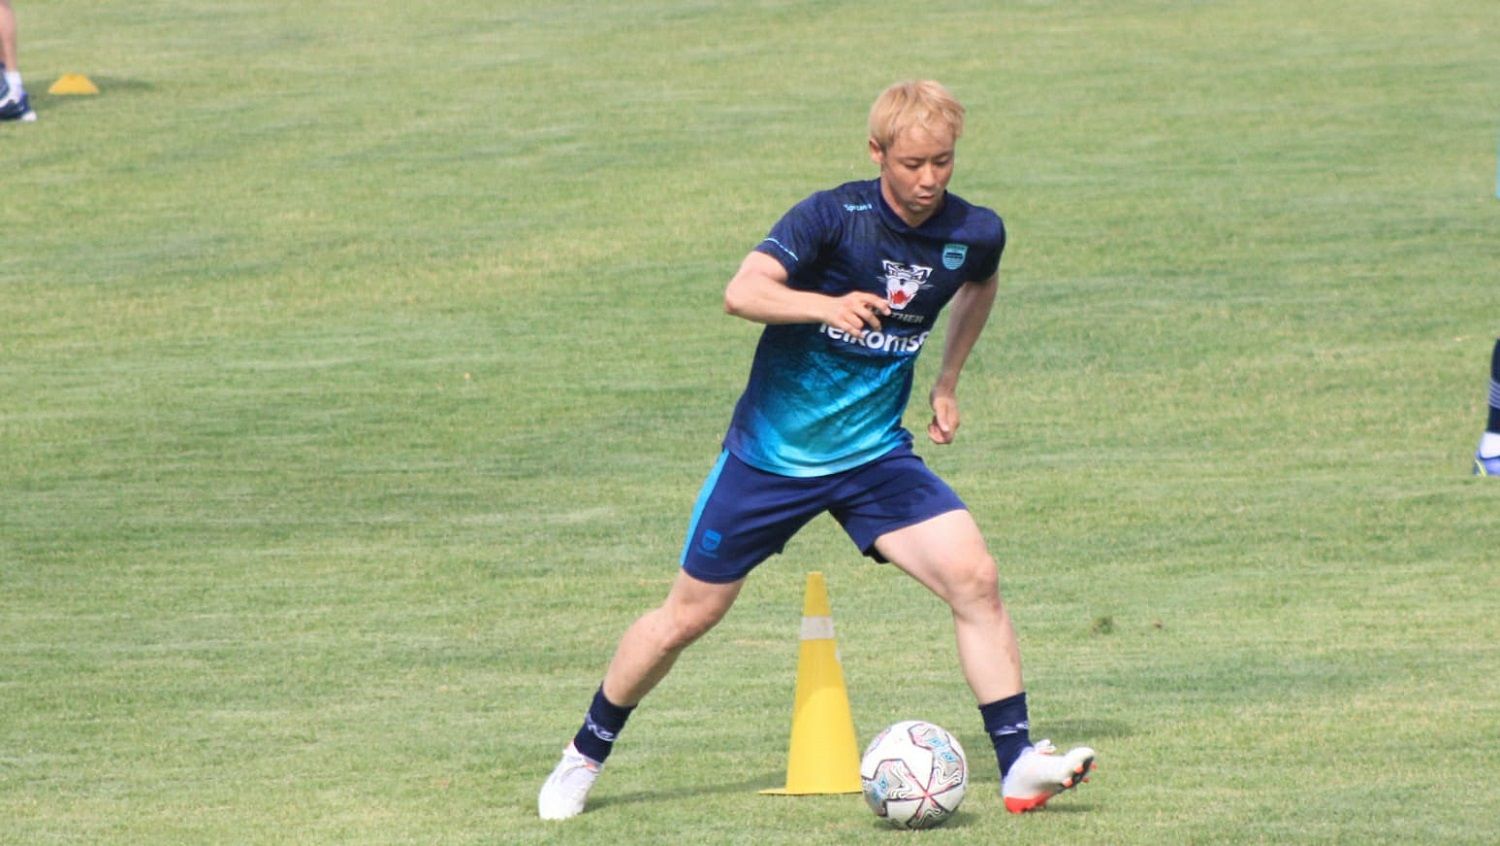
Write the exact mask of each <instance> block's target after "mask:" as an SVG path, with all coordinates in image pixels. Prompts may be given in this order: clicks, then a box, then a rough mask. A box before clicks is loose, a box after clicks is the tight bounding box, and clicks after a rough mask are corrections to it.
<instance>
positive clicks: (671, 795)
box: [589, 774, 861, 811]
mask: <svg viewBox="0 0 1500 846" xmlns="http://www.w3.org/2000/svg"><path fill="white" fill-rule="evenodd" d="M783 781H784V779H783V778H782V776H781V775H779V774H778V775H777V776H766V777H764V778H751V779H744V780H742V781H734V782H722V783H707V784H702V785H696V786H693V787H679V788H677V789H676V790H637V791H632V792H630V793H615V794H609V795H603V796H599V797H598V798H597V799H595V798H594V797H590V798H589V810H591V811H593V810H598V809H600V808H608V807H609V806H610V805H624V804H628V803H634V802H677V801H679V800H682V799H689V798H692V797H694V796H712V795H714V794H718V793H745V794H757V793H759V792H760V791H762V790H770V789H773V788H779V787H780V786H781V784H782V782H783ZM829 795H838V796H841V797H842V798H846V799H851V800H855V801H861V800H860V798H859V794H858V793H849V794H829ZM797 798H799V797H796V796H791V797H785V796H767V797H766V801H768V802H769V801H774V800H778V799H779V800H786V799H797Z"/></svg>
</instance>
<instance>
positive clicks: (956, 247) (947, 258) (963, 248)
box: [943, 244, 969, 270]
mask: <svg viewBox="0 0 1500 846" xmlns="http://www.w3.org/2000/svg"><path fill="white" fill-rule="evenodd" d="M968 255H969V245H968V244H945V245H943V267H946V268H948V269H949V270H957V269H959V268H960V267H963V265H964V259H965V258H967V257H968Z"/></svg>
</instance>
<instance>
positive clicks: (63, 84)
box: [47, 73, 99, 94]
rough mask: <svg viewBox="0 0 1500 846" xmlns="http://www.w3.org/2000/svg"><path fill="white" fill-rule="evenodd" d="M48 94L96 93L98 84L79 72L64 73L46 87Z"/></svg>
mask: <svg viewBox="0 0 1500 846" xmlns="http://www.w3.org/2000/svg"><path fill="white" fill-rule="evenodd" d="M47 93H48V94H98V93H99V86H97V85H95V84H94V83H93V82H92V81H91V80H90V79H89V78H88V77H86V76H84V75H83V74H81V73H65V74H63V75H62V76H60V77H58V79H57V81H56V82H54V83H52V87H51V88H48V89H47Z"/></svg>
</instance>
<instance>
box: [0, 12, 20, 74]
mask: <svg viewBox="0 0 1500 846" xmlns="http://www.w3.org/2000/svg"><path fill="white" fill-rule="evenodd" d="M0 62H4V63H5V69H6V70H7V71H16V72H19V71H20V70H21V58H20V56H18V55H17V54H16V12H15V10H14V9H12V8H11V7H10V0H0Z"/></svg>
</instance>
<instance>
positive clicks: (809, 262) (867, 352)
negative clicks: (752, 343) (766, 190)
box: [724, 179, 1005, 477]
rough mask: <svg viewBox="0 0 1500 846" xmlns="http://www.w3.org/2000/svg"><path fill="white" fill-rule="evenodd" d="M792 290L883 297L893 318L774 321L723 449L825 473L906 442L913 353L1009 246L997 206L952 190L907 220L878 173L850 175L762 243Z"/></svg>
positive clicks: (773, 466)
mask: <svg viewBox="0 0 1500 846" xmlns="http://www.w3.org/2000/svg"><path fill="white" fill-rule="evenodd" d="M756 249H757V250H759V251H760V252H762V253H764V254H766V255H768V256H770V257H772V258H774V259H776V261H778V262H779V263H780V264H781V265H782V266H783V267H784V268H785V269H786V271H787V285H788V287H791V288H793V289H796V290H801V291H810V292H814V293H818V294H822V295H824V296H829V297H837V296H841V295H843V294H847V293H849V292H851V291H861V292H864V293H868V294H873V295H875V296H878V297H881V298H883V299H885V300H886V302H887V303H888V304H889V305H890V308H891V314H889V315H887V316H884V317H882V318H881V320H880V324H881V325H880V328H879V329H874V328H870V329H868V330H867V331H866V332H865V333H864V335H863V336H859V337H856V336H854V335H851V334H849V333H847V332H844V331H842V330H839V329H835V328H830V327H829V326H827V325H826V324H818V323H802V324H777V325H769V326H767V327H766V328H765V330H764V331H763V332H762V334H761V338H760V344H759V346H757V347H756V350H755V360H754V363H753V364H752V365H751V369H750V378H749V380H748V383H747V384H746V386H745V393H744V394H743V395H742V396H741V397H740V401H739V404H738V405H736V406H735V411H734V419H733V420H732V421H731V423H730V426H729V432H728V434H727V435H726V436H725V438H724V446H725V447H726V448H727V449H728V450H729V451H730V452H732V453H733V454H734V455H735V456H737V457H738V458H739V459H740V460H742V461H744V462H745V463H747V464H749V465H751V466H752V467H755V468H757V469H760V470H764V471H766V472H769V473H777V474H780V475H783V476H798V477H807V476H822V475H828V474H830V473H838V472H841V471H844V470H848V469H851V468H853V467H858V466H860V465H861V464H865V463H867V462H869V461H873V460H875V459H877V458H879V457H880V456H882V455H884V454H886V453H888V452H890V451H891V450H893V449H895V448H897V447H899V446H902V445H905V444H910V443H911V441H912V436H911V433H909V432H907V431H906V430H905V429H904V428H902V426H901V417H902V415H903V414H904V413H905V411H906V404H907V401H908V400H909V399H910V397H911V390H912V379H913V375H914V370H915V366H916V358H917V355H918V354H919V353H920V352H921V350H922V347H923V346H925V345H926V343H927V341H928V338H929V336H930V334H931V333H932V330H933V327H934V326H935V325H936V322H937V318H938V313H939V312H940V311H942V309H943V307H944V306H945V305H946V304H947V303H948V301H949V300H950V299H952V297H953V295H954V294H955V293H957V291H958V290H959V288H961V287H962V286H963V285H965V284H967V283H969V282H982V281H985V280H988V279H990V278H991V277H992V276H993V275H994V274H995V273H996V271H997V270H998V268H999V264H1000V255H1001V253H1002V251H1003V250H1004V249H1005V225H1004V223H1003V222H1002V221H1001V219H1000V217H999V216H998V215H996V214H995V213H994V212H993V211H991V210H989V209H986V208H983V207H981V206H974V205H971V204H970V203H967V202H965V201H964V200H963V199H962V198H961V197H958V196H956V195H953V194H951V193H950V194H948V195H947V196H946V199H945V201H944V206H943V208H942V210H940V211H939V212H938V213H937V214H936V215H934V216H933V217H932V218H931V219H929V220H928V221H927V222H925V223H923V224H922V225H921V226H918V227H911V226H908V225H907V224H906V223H905V222H903V221H902V220H901V218H900V216H899V215H897V214H896V213H895V211H893V210H892V209H891V208H890V207H889V205H887V204H886V202H885V199H884V198H883V197H882V195H881V193H880V181H879V180H878V179H872V180H865V181H859V182H848V183H845V184H843V185H840V186H838V187H837V188H834V189H832V190H829V191H820V192H817V193H815V194H813V195H811V196H810V197H808V198H807V199H805V200H803V201H802V202H800V203H798V204H797V205H796V206H794V207H793V208H792V209H791V210H790V211H788V212H787V213H786V215H784V216H783V217H782V218H781V220H779V221H778V222H777V223H776V225H775V226H774V227H772V229H771V231H770V233H769V234H768V235H767V237H766V238H765V239H764V240H763V241H762V242H761V244H760V245H759V246H758V247H756Z"/></svg>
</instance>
